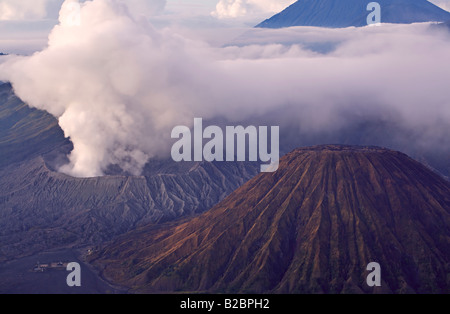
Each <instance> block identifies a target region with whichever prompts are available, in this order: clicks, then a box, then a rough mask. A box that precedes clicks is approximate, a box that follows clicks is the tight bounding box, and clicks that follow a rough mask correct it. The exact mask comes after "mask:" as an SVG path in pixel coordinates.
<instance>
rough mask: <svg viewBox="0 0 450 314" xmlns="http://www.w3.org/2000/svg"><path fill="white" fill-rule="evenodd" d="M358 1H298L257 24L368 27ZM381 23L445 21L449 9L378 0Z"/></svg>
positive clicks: (412, 0) (421, 1)
mask: <svg viewBox="0 0 450 314" xmlns="http://www.w3.org/2000/svg"><path fill="white" fill-rule="evenodd" d="M370 2H371V1H361V0H299V1H297V2H295V3H294V4H292V5H291V6H289V7H288V8H286V9H285V10H284V11H282V12H280V13H278V14H276V15H275V16H273V17H271V18H270V19H268V20H265V21H264V22H262V23H261V24H259V25H257V26H256V27H262V28H283V27H290V26H317V27H329V28H343V27H350V26H355V27H361V26H367V16H368V15H369V14H370V12H369V11H367V5H368V4H369V3H370ZM376 2H377V3H379V4H380V6H381V22H382V23H397V24H411V23H420V22H445V21H448V20H450V12H447V11H445V10H443V9H441V8H440V7H438V6H436V5H434V4H432V3H430V2H429V1H426V0H377V1H376Z"/></svg>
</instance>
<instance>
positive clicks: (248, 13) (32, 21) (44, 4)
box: [0, 0, 450, 54]
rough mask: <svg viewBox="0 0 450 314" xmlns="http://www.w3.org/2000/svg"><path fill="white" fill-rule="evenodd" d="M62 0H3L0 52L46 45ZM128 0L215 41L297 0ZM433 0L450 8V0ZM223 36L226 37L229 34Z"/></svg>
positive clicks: (156, 20) (165, 22)
mask: <svg viewBox="0 0 450 314" xmlns="http://www.w3.org/2000/svg"><path fill="white" fill-rule="evenodd" d="M76 1H78V0H76ZM80 1H81V2H84V1H86V0H80ZM118 1H125V0H118ZM63 2H64V0H0V52H5V51H6V52H8V53H19V54H30V53H33V52H35V51H38V50H41V49H42V48H43V47H45V46H46V44H47V37H48V34H49V33H50V31H51V30H52V28H53V27H54V26H55V25H56V24H57V23H58V14H59V10H60V8H61V5H62V3H63ZM125 2H126V3H127V5H128V6H129V7H131V9H132V10H134V11H135V12H139V13H144V14H145V15H146V16H147V17H150V19H151V22H152V25H153V26H155V27H157V28H163V27H168V26H173V25H178V26H179V27H181V28H183V30H184V31H185V32H188V31H189V30H190V29H194V30H196V35H199V36H203V38H205V36H206V37H207V38H210V39H211V40H214V38H216V39H217V36H214V34H213V35H211V32H210V30H214V32H215V33H216V31H217V30H218V29H224V28H228V29H229V28H233V27H236V28H242V27H244V28H248V27H251V26H254V25H256V24H258V23H259V22H261V21H263V20H264V19H266V18H268V17H270V16H272V15H273V14H275V13H277V12H280V11H281V10H283V8H285V7H287V6H288V5H290V4H291V3H293V2H295V0H126V1H125ZM430 2H433V3H435V4H436V5H439V6H441V7H442V8H444V9H447V10H449V11H450V0H431V1H430ZM191 34H192V32H191ZM224 36H227V35H226V33H224ZM226 39H227V38H226ZM220 43H222V42H220Z"/></svg>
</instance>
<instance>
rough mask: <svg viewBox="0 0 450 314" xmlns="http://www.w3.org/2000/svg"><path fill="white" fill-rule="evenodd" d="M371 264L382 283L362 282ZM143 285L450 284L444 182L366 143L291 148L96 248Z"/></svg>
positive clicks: (335, 288)
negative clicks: (217, 192) (262, 169)
mask: <svg viewBox="0 0 450 314" xmlns="http://www.w3.org/2000/svg"><path fill="white" fill-rule="evenodd" d="M370 262H378V263H380V265H381V268H382V287H381V288H369V287H368V286H367V285H366V283H365V282H366V276H367V275H368V272H367V271H366V266H367V264H369V263H370ZM93 263H94V264H95V265H97V266H98V267H101V268H103V269H104V271H103V273H104V275H105V276H106V277H107V278H109V279H111V280H113V281H115V282H117V283H119V284H121V285H126V286H129V287H132V288H133V289H135V290H137V291H139V292H184V291H189V292H232V293H250V292H251V293H268V292H273V293H361V292H366V293H370V292H388V293H391V292H392V293H412V292H417V293H449V292H450V289H449V288H450V183H449V182H448V181H446V180H444V179H442V178H441V177H439V176H438V175H436V174H435V173H433V172H431V171H429V170H428V169H427V168H426V167H424V166H423V165H421V164H420V163H418V162H416V161H414V160H412V159H410V158H409V157H407V156H406V155H404V154H402V153H399V152H393V151H389V150H386V149H381V148H373V147H365V148H361V147H342V146H320V147H313V148H305V149H298V150H295V151H294V152H292V153H290V154H288V155H287V156H285V157H284V158H283V159H282V160H281V165H280V169H279V170H278V171H277V172H276V173H273V174H262V175H259V176H258V177H256V178H255V179H253V180H251V181H250V182H249V183H247V184H246V185H244V186H243V187H242V188H240V189H238V190H237V191H235V192H234V193H233V194H232V195H231V196H229V197H228V198H227V199H226V200H224V201H223V202H221V203H220V204H219V205H217V206H216V207H214V208H213V209H212V210H210V211H209V212H207V213H205V214H203V215H201V216H199V217H197V218H194V219H191V220H188V221H183V222H178V223H171V224H168V225H165V226H162V227H161V226H159V227H153V228H152V227H146V228H142V229H139V230H137V231H134V232H132V233H129V234H127V235H125V236H123V237H121V238H120V239H119V240H117V241H116V242H115V243H114V244H112V245H111V246H109V247H107V248H106V249H104V250H103V251H101V252H99V253H97V255H96V256H94V260H93Z"/></svg>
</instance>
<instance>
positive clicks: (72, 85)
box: [0, 0, 450, 177]
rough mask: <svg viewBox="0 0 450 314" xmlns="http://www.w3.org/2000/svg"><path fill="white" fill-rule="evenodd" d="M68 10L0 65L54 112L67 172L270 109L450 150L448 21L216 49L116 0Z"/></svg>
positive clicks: (143, 153) (308, 125)
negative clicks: (35, 42)
mask: <svg viewBox="0 0 450 314" xmlns="http://www.w3.org/2000/svg"><path fill="white" fill-rule="evenodd" d="M68 14H69V13H67V12H66V11H65V10H62V11H61V17H60V20H61V21H60V25H58V26H56V27H55V28H54V30H53V31H52V33H51V35H50V37H49V42H48V47H47V48H46V49H45V50H43V51H41V52H39V53H36V54H34V55H33V56H30V57H16V56H11V57H8V58H7V59H6V60H7V61H6V62H4V63H3V64H0V80H4V81H10V82H12V84H13V87H14V89H15V92H16V93H17V95H18V96H19V97H21V98H22V99H23V100H24V101H26V102H27V103H28V104H29V105H30V106H33V107H36V108H40V109H43V110H47V111H48V112H50V113H51V114H53V115H54V116H55V117H57V118H58V119H59V123H60V125H61V127H62V129H63V130H64V132H65V134H66V136H67V137H70V139H71V140H72V142H73V144H74V150H73V152H72V153H71V155H70V156H69V159H70V164H69V165H66V166H64V167H63V168H62V169H61V171H63V172H65V173H68V174H71V175H74V176H85V177H91V176H98V175H102V174H103V173H104V171H105V170H106V169H107V167H108V166H109V165H111V164H117V165H119V166H120V167H121V168H122V169H124V170H126V171H128V172H130V173H133V174H139V173H140V172H141V170H142V167H143V166H144V165H145V163H146V162H147V160H148V159H149V158H152V157H168V156H169V154H170V145H171V143H172V141H171V140H170V133H171V130H172V128H173V127H175V126H177V125H187V126H192V124H193V119H194V118H195V117H201V118H203V119H205V120H207V119H213V118H226V119H228V120H231V121H242V120H243V119H249V118H251V117H254V116H260V115H265V114H268V113H271V112H277V111H278V112H282V111H286V112H285V114H284V116H286V117H288V118H287V119H286V121H285V124H283V125H280V127H281V130H283V128H284V127H287V126H288V125H295V126H298V128H299V129H302V130H303V131H305V130H306V131H308V132H315V131H318V130H324V129H327V130H338V129H339V128H340V127H342V126H344V125H345V124H347V123H349V122H350V121H349V120H348V119H350V118H349V117H350V115H346V114H345V113H351V117H355V116H356V117H362V118H364V117H372V116H375V117H380V118H383V117H388V118H389V119H390V121H393V122H394V123H395V124H397V125H398V126H399V127H403V128H407V129H410V130H423V132H421V135H420V138H417V139H416V140H417V141H418V142H423V143H429V144H430V145H440V146H442V147H447V148H449V149H450V140H449V138H448V134H449V132H450V124H449V121H450V89H449V88H448V82H449V80H450V62H449V61H450V60H449V56H450V35H449V33H448V32H446V31H444V30H440V29H439V30H430V29H429V25H426V24H418V25H406V26H405V25H385V26H381V27H366V28H359V29H356V28H348V29H340V30H329V29H318V28H293V29H287V30H283V29H282V30H263V29H255V30H253V31H251V32H249V33H247V34H246V35H245V36H246V37H242V38H241V43H240V45H239V46H230V47H226V48H220V47H211V46H209V45H207V44H205V43H203V42H200V41H194V40H189V39H186V38H183V37H182V36H179V35H177V34H175V33H173V32H172V31H171V30H170V29H167V30H163V31H157V30H155V29H154V28H152V26H151V25H149V24H148V23H147V22H146V21H145V20H142V19H139V20H136V19H134V18H133V16H132V15H130V14H129V11H128V9H127V7H126V6H125V5H124V4H123V3H121V2H119V1H115V0H93V1H88V2H85V3H84V4H83V5H82V8H81V23H80V25H78V26H77V25H72V24H71V23H67V21H68V20H69V19H70V18H71V17H70V16H67V15H68ZM274 38H276V39H277V40H278V41H279V42H280V43H278V44H274ZM312 40H319V41H320V42H322V43H327V42H330V41H332V42H335V41H336V40H337V43H336V45H337V47H336V49H332V50H330V51H328V52H326V53H318V52H314V51H311V50H310V49H307V48H306V47H307V46H308V44H309V42H310V41H312ZM245 42H247V43H248V44H246V45H244V44H242V43H245ZM292 42H300V43H301V44H292ZM286 43H289V44H286ZM352 119H353V118H352Z"/></svg>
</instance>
